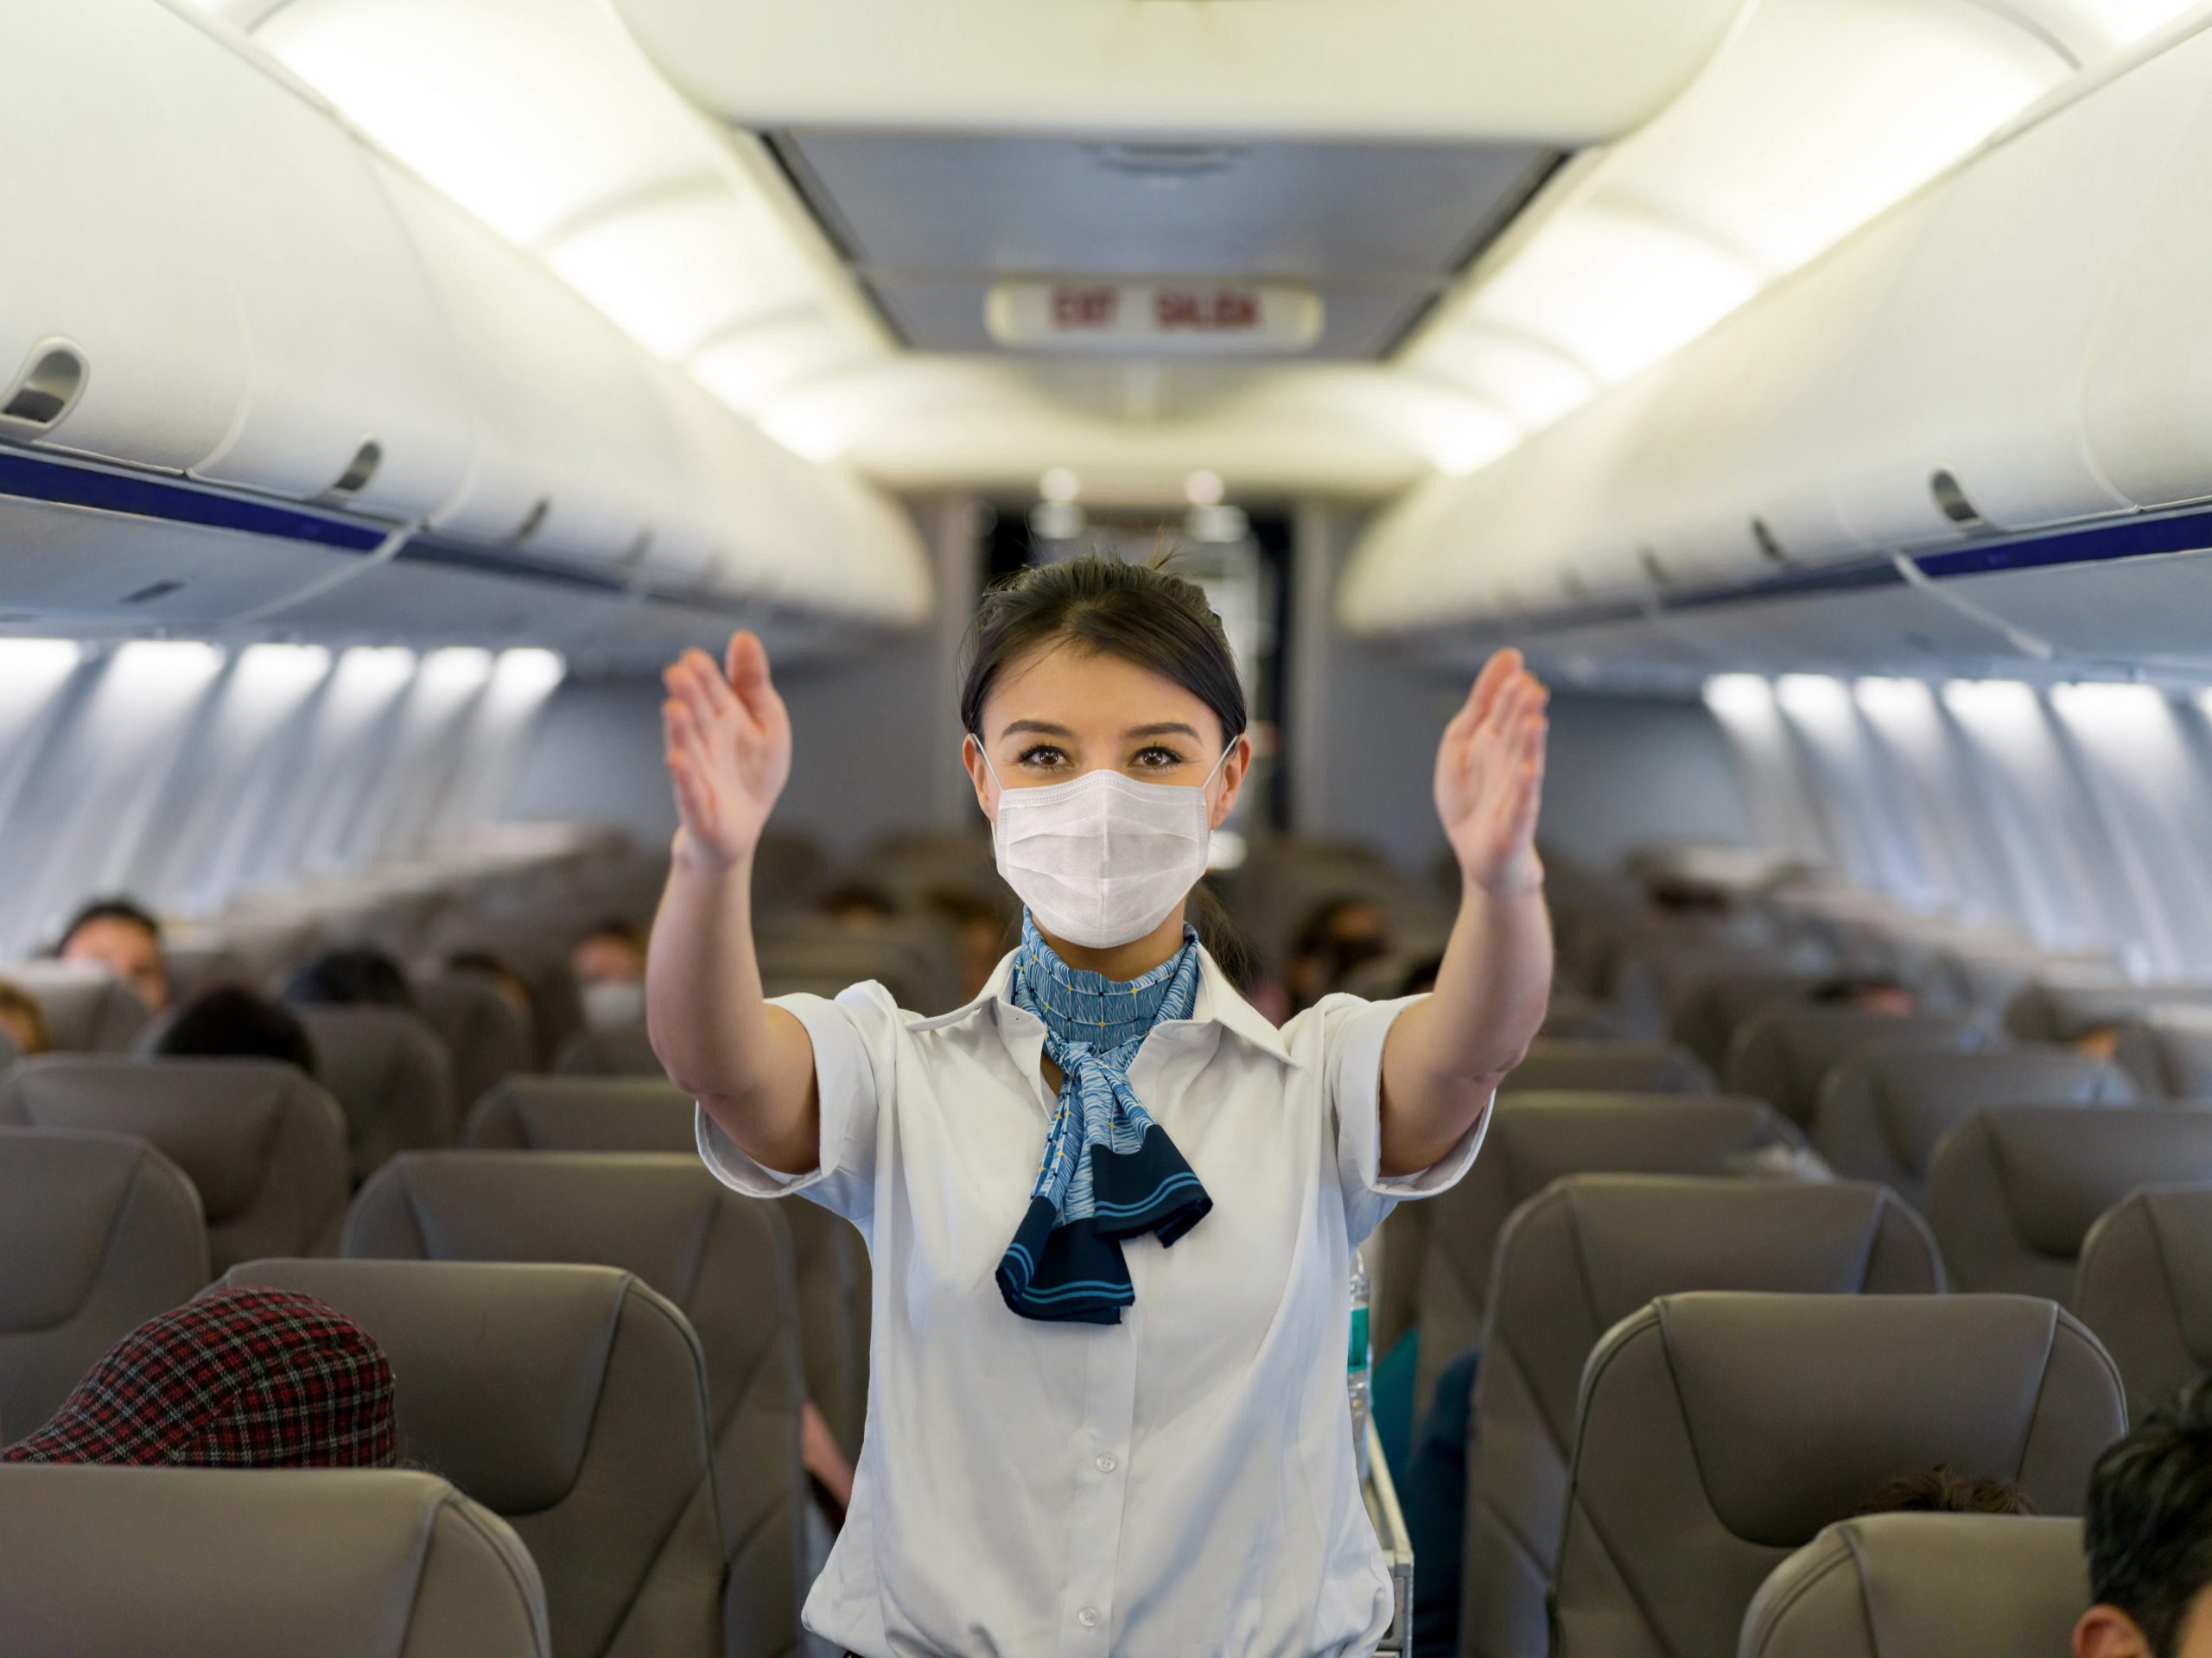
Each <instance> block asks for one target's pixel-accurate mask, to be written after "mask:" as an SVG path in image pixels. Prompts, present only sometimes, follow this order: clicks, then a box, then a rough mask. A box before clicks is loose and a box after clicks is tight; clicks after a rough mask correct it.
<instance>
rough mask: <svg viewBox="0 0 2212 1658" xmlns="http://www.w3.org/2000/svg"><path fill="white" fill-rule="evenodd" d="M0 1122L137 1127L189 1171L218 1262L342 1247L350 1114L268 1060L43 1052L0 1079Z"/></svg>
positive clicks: (221, 1266) (119, 1130) (129, 1130)
mask: <svg viewBox="0 0 2212 1658" xmlns="http://www.w3.org/2000/svg"><path fill="white" fill-rule="evenodd" d="M0 1123H6V1124H10V1125H13V1126H15V1127H18V1128H91V1129H98V1130H101V1131H104V1132H105V1133H109V1134H135V1135H137V1137H138V1138H139V1139H141V1140H144V1141H146V1142H147V1143H148V1144H149V1145H150V1146H152V1147H155V1148H156V1150H157V1151H159V1152H160V1153H162V1155H163V1156H164V1157H166V1158H168V1159H169V1160H170V1161H171V1162H173V1163H175V1165H176V1166H178V1167H179V1168H181V1169H182V1170H183V1171H184V1172H185V1173H186V1174H187V1175H188V1176H189V1177H190V1178H191V1180H192V1183H193V1185H195V1186H196V1187H198V1188H199V1191H200V1204H201V1206H202V1208H203V1210H205V1213H206V1216H207V1248H208V1254H209V1257H210V1261H211V1265H212V1267H213V1270H214V1271H216V1272H222V1271H224V1270H225V1269H226V1268H227V1267H230V1266H231V1265H232V1263H234V1262H236V1261H251V1260H252V1259H253V1258H254V1257H255V1256H257V1255H335V1254H337V1253H338V1234H339V1231H340V1229H341V1228H342V1227H343V1226H344V1225H345V1223H346V1197H347V1195H348V1194H349V1192H350V1191H351V1190H352V1188H351V1186H350V1185H349V1184H348V1182H347V1180H346V1117H345V1114H344V1113H343V1112H341V1111H340V1110H339V1109H338V1104H337V1102H336V1101H334V1100H333V1099H332V1098H331V1097H330V1096H328V1095H327V1094H326V1093H324V1092H323V1091H322V1089H320V1088H318V1087H316V1086H315V1083H313V1082H312V1081H310V1080H309V1079H308V1077H306V1076H305V1075H304V1074H303V1073H302V1072H300V1071H298V1070H295V1069H293V1067H291V1066H290V1065H287V1064H279V1063H277V1062H276V1061H274V1060H268V1059H138V1058H122V1057H120V1056H118V1057H115V1058H110V1057H108V1056H106V1055H104V1054H46V1055H43V1056H41V1057H40V1058H35V1059H29V1060H26V1061H25V1062H24V1063H23V1064H20V1065H18V1066H16V1069H15V1070H11V1071H10V1072H8V1073H7V1074H6V1075H5V1076H4V1077H0Z"/></svg>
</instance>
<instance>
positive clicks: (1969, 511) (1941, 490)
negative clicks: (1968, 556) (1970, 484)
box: [1928, 467, 1989, 530]
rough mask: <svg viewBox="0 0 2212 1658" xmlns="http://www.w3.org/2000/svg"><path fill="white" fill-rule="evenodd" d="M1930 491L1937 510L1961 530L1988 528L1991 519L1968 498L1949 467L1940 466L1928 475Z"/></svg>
mask: <svg viewBox="0 0 2212 1658" xmlns="http://www.w3.org/2000/svg"><path fill="white" fill-rule="evenodd" d="M1928 492H1929V494H1930V495H1932V496H1934V497H1935V498H1936V511H1939V512H1941V513H1942V515H1943V516H1944V517H1945V518H1948V519H1949V520H1950V521H1951V522H1952V523H1953V524H1957V525H1958V526H1959V528H1960V529H1961V530H1986V529H1987V528H1988V527H1989V521H1988V520H1987V519H1986V518H1983V517H1982V516H1981V514H1980V511H1977V510H1976V509H1975V507H1974V503H1973V502H1972V501H1970V500H1968V499H1967V492H1966V491H1965V490H1964V489H1963V488H1961V486H1960V484H1959V480H1958V479H1957V477H1956V476H1955V474H1954V473H1952V471H1951V470H1950V468H1949V467H1937V468H1936V470H1935V471H1934V472H1932V473H1929V475H1928Z"/></svg>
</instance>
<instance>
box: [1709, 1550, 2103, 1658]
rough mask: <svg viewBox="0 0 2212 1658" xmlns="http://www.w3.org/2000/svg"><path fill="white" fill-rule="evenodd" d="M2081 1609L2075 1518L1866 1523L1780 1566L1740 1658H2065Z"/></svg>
mask: <svg viewBox="0 0 2212 1658" xmlns="http://www.w3.org/2000/svg"><path fill="white" fill-rule="evenodd" d="M2088 1605H2089V1574H2088V1565H2087V1563H2086V1561H2085V1560H2084V1558H2083V1555H2082V1522H2081V1521H2078V1520H2057V1519H2026V1518H2023V1517H2021V1516H2019V1515H1988V1514H1885V1515H1868V1516H1866V1518H1865V1519H1863V1520H1847V1521H1844V1522H1842V1523H1841V1524H1840V1525H1834V1526H1830V1527H1828V1528H1827V1529H1826V1530H1825V1531H1823V1532H1821V1534H1820V1535H1819V1536H1818V1537H1815V1539H1814V1540H1812V1541H1811V1542H1809V1543H1808V1544H1807V1545H1806V1546H1805V1547H1802V1548H1801V1549H1799V1550H1798V1551H1797V1552H1796V1553H1795V1554H1793V1555H1791V1556H1790V1557H1789V1559H1788V1560H1784V1561H1783V1563H1782V1564H1781V1565H1780V1566H1777V1567H1776V1568H1775V1572H1774V1575H1773V1576H1772V1577H1770V1578H1769V1579H1767V1580H1766V1582H1765V1584H1764V1585H1763V1586H1762V1587H1761V1588H1760V1590H1759V1592H1758V1595H1757V1596H1755V1597H1754V1598H1753V1599H1752V1601H1751V1610H1750V1612H1749V1613H1748V1614H1746V1615H1745V1619H1744V1631H1743V1636H1742V1641H1741V1644H1740V1645H1739V1646H1738V1648H1737V1654H1738V1658H1952V1655H1954V1654H1956V1653H1961V1652H1977V1653H1989V1654H1992V1655H1998V1654H2003V1655H2008V1658H2009V1655H2012V1654H2018V1655H2021V1658H2027V1655H2030V1654H2037V1653H2040V1654H2047V1655H2050V1658H2061V1655H2063V1654H2064V1653H2065V1652H2067V1651H2068V1650H2069V1642H2070V1639H2071V1636H2072V1635H2073V1631H2074V1625H2075V1621H2076V1620H2078V1619H2079V1618H2080V1617H2081V1616H2082V1612H2083V1611H2085V1610H2088Z"/></svg>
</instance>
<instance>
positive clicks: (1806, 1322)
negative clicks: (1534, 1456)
mask: <svg viewBox="0 0 2212 1658" xmlns="http://www.w3.org/2000/svg"><path fill="white" fill-rule="evenodd" d="M2125 1431H2126V1401H2124V1399H2123V1398H2122V1396H2121V1394H2120V1377H2119V1375H2118V1373H2117V1372H2116V1371H2115V1370H2114V1369H2113V1363H2112V1360H2111V1359H2110V1358H2109V1357H2108V1356H2107V1355H2106V1353H2105V1350H2104V1349H2103V1348H2101V1347H2100V1346H2098V1345H2097V1341H2096V1337H2094V1336H2092V1335H2090V1334H2089V1332H2088V1331H2087V1330H2085V1329H2083V1328H2082V1325H2081V1324H2078V1323H2076V1322H2075V1319H2074V1318H2072V1317H2071V1316H2070V1315H2069V1314H2068V1313H2067V1312H2064V1311H2063V1310H2062V1309H2061V1308H2059V1307H2057V1306H2056V1305H2053V1304H2052V1303H2050V1302H2049V1301H2041V1300H2034V1299H2029V1298H2027V1297H2024V1296H1999V1295H1944V1296H1920V1295H1737V1294H1700V1295H1678V1296H1669V1297H1665V1298H1662V1299H1660V1300H1658V1301H1656V1302H1654V1303H1652V1305H1649V1307H1647V1308H1645V1309H1644V1310H1643V1312H1639V1313H1637V1314H1635V1315H1633V1316H1632V1317H1630V1318H1628V1319H1626V1320H1625V1321H1624V1322H1623V1323H1621V1324H1617V1325H1615V1326H1614V1328H1613V1329H1612V1331H1611V1332H1610V1333H1609V1334H1608V1335H1607V1336H1606V1337H1605V1339H1604V1340H1603V1341H1602V1342H1600V1343H1599V1345H1598V1350H1597V1351H1596V1352H1594V1353H1592V1355H1591V1357H1590V1363H1589V1366H1588V1369H1586V1371H1585V1373H1584V1376H1583V1382H1582V1395H1581V1401H1580V1408H1579V1410H1578V1413H1577V1431H1576V1435H1575V1447H1574V1464H1573V1473H1572V1476H1571V1478H1570V1486H1569V1490H1568V1493H1567V1522H1566V1526H1565V1528H1564V1531H1563V1534H1562V1540H1561V1543H1560V1557H1559V1566H1558V1569H1557V1572H1555V1574H1554V1579H1553V1593H1554V1608H1555V1610H1554V1644H1553V1648H1552V1655H1553V1658H1630V1655H1633V1658H1662V1655H1663V1658H1693V1655H1704V1654H1707V1653H1726V1652H1728V1651H1731V1650H1732V1649H1733V1648H1734V1647H1735V1644H1736V1642H1737V1637H1738V1631H1739V1630H1740V1629H1741V1628H1742V1626H1743V1623H1744V1617H1745V1610H1746V1609H1747V1608H1748V1607H1749V1605H1750V1604H1751V1598H1752V1596H1753V1595H1754V1594H1755V1593H1757V1592H1758V1588H1759V1585H1760V1584H1761V1583H1762V1582H1763V1581H1764V1579H1766V1577H1767V1575H1768V1574H1769V1573H1770V1572H1772V1571H1773V1570H1774V1569H1775V1568H1776V1567H1777V1566H1779V1565H1780V1564H1781V1563H1782V1562H1783V1560H1785V1559H1787V1558H1788V1557H1789V1555H1790V1554H1791V1553H1794V1552H1796V1550H1798V1549H1800V1548H1802V1547H1804V1546H1805V1545H1806V1544H1808V1543H1809V1542H1811V1541H1812V1540H1813V1539H1814V1538H1815V1536H1817V1535H1818V1534H1819V1533H1820V1531H1821V1528H1823V1527H1825V1526H1827V1525H1829V1524H1832V1523H1833V1522H1834V1521H1838V1520H1843V1519H1847V1518H1848V1517H1849V1516H1850V1515H1852V1514H1853V1512H1855V1511H1856V1510H1857V1509H1858V1508H1859V1505H1860V1504H1861V1503H1862V1502H1864V1501H1865V1500H1866V1498H1867V1497H1868V1496H1871V1495H1872V1493H1873V1492H1874V1491H1875V1490H1877V1488H1878V1487H1879V1486H1880V1485H1882V1484H1883V1483H1885V1481H1887V1480H1889V1479H1891V1478H1893V1477H1896V1476H1897V1475H1899V1474H1902V1473H1909V1472H1915V1471H1920V1470H1923V1469H1927V1468H1931V1467H1936V1466H1939V1465H1941V1466H1948V1467H1949V1468H1952V1469H1954V1470H1955V1471H1958V1472H1959V1473H1961V1474H1963V1475H1967V1476H1969V1477H1983V1478H1988V1479H1998V1480H2007V1481H2012V1482H2013V1483H2017V1484H2018V1486H2019V1487H2020V1488H2021V1490H2023V1491H2024V1493H2025V1494H2026V1496H2027V1497H2028V1499H2029V1501H2030V1502H2032V1503H2034V1504H2035V1506H2036V1507H2037V1509H2040V1510H2042V1511H2043V1512H2044V1513H2046V1514H2055V1515H2066V1514H2075V1513H2079V1512H2080V1509H2081V1506H2082V1499H2083V1496H2084V1495H2085V1494H2086V1493H2087V1491H2088V1484H2089V1469H2090V1466H2091V1464H2093V1463H2094V1461H2095V1460H2096V1458H2097V1455H2098V1453H2099V1452H2101V1451H2102V1450H2103V1449H2104V1447H2105V1446H2107V1445H2110V1444H2111V1443H2112V1442H2113V1440H2114V1439H2118V1438H2119V1437H2120V1434H2121V1433H2122V1432H2125ZM1972 1644H1973V1645H1974V1648H1975V1649H1977V1650H1980V1649H1981V1643H1980V1642H1978V1641H1976V1642H1973V1643H1972Z"/></svg>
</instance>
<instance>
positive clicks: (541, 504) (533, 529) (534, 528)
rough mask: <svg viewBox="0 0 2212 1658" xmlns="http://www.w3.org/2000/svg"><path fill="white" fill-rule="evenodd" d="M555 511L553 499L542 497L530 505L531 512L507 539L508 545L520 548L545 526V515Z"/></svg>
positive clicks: (523, 516) (546, 496) (528, 512)
mask: <svg viewBox="0 0 2212 1658" xmlns="http://www.w3.org/2000/svg"><path fill="white" fill-rule="evenodd" d="M552 510H553V498H552V497H551V496H550V495H541V496H539V497H538V498H537V499H536V500H534V501H532V502H531V504H530V511H527V512H525V513H524V514H523V515H522V522H521V523H520V524H517V525H516V526H515V527H514V530H513V532H512V534H510V535H509V536H508V537H507V545H508V546H510V547H519V546H521V545H522V544H523V543H524V542H526V541H528V540H529V539H530V538H531V537H532V536H534V535H536V534H537V532H538V530H541V529H543V527H544V524H545V515H546V514H547V513H549V512H550V511H552Z"/></svg>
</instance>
